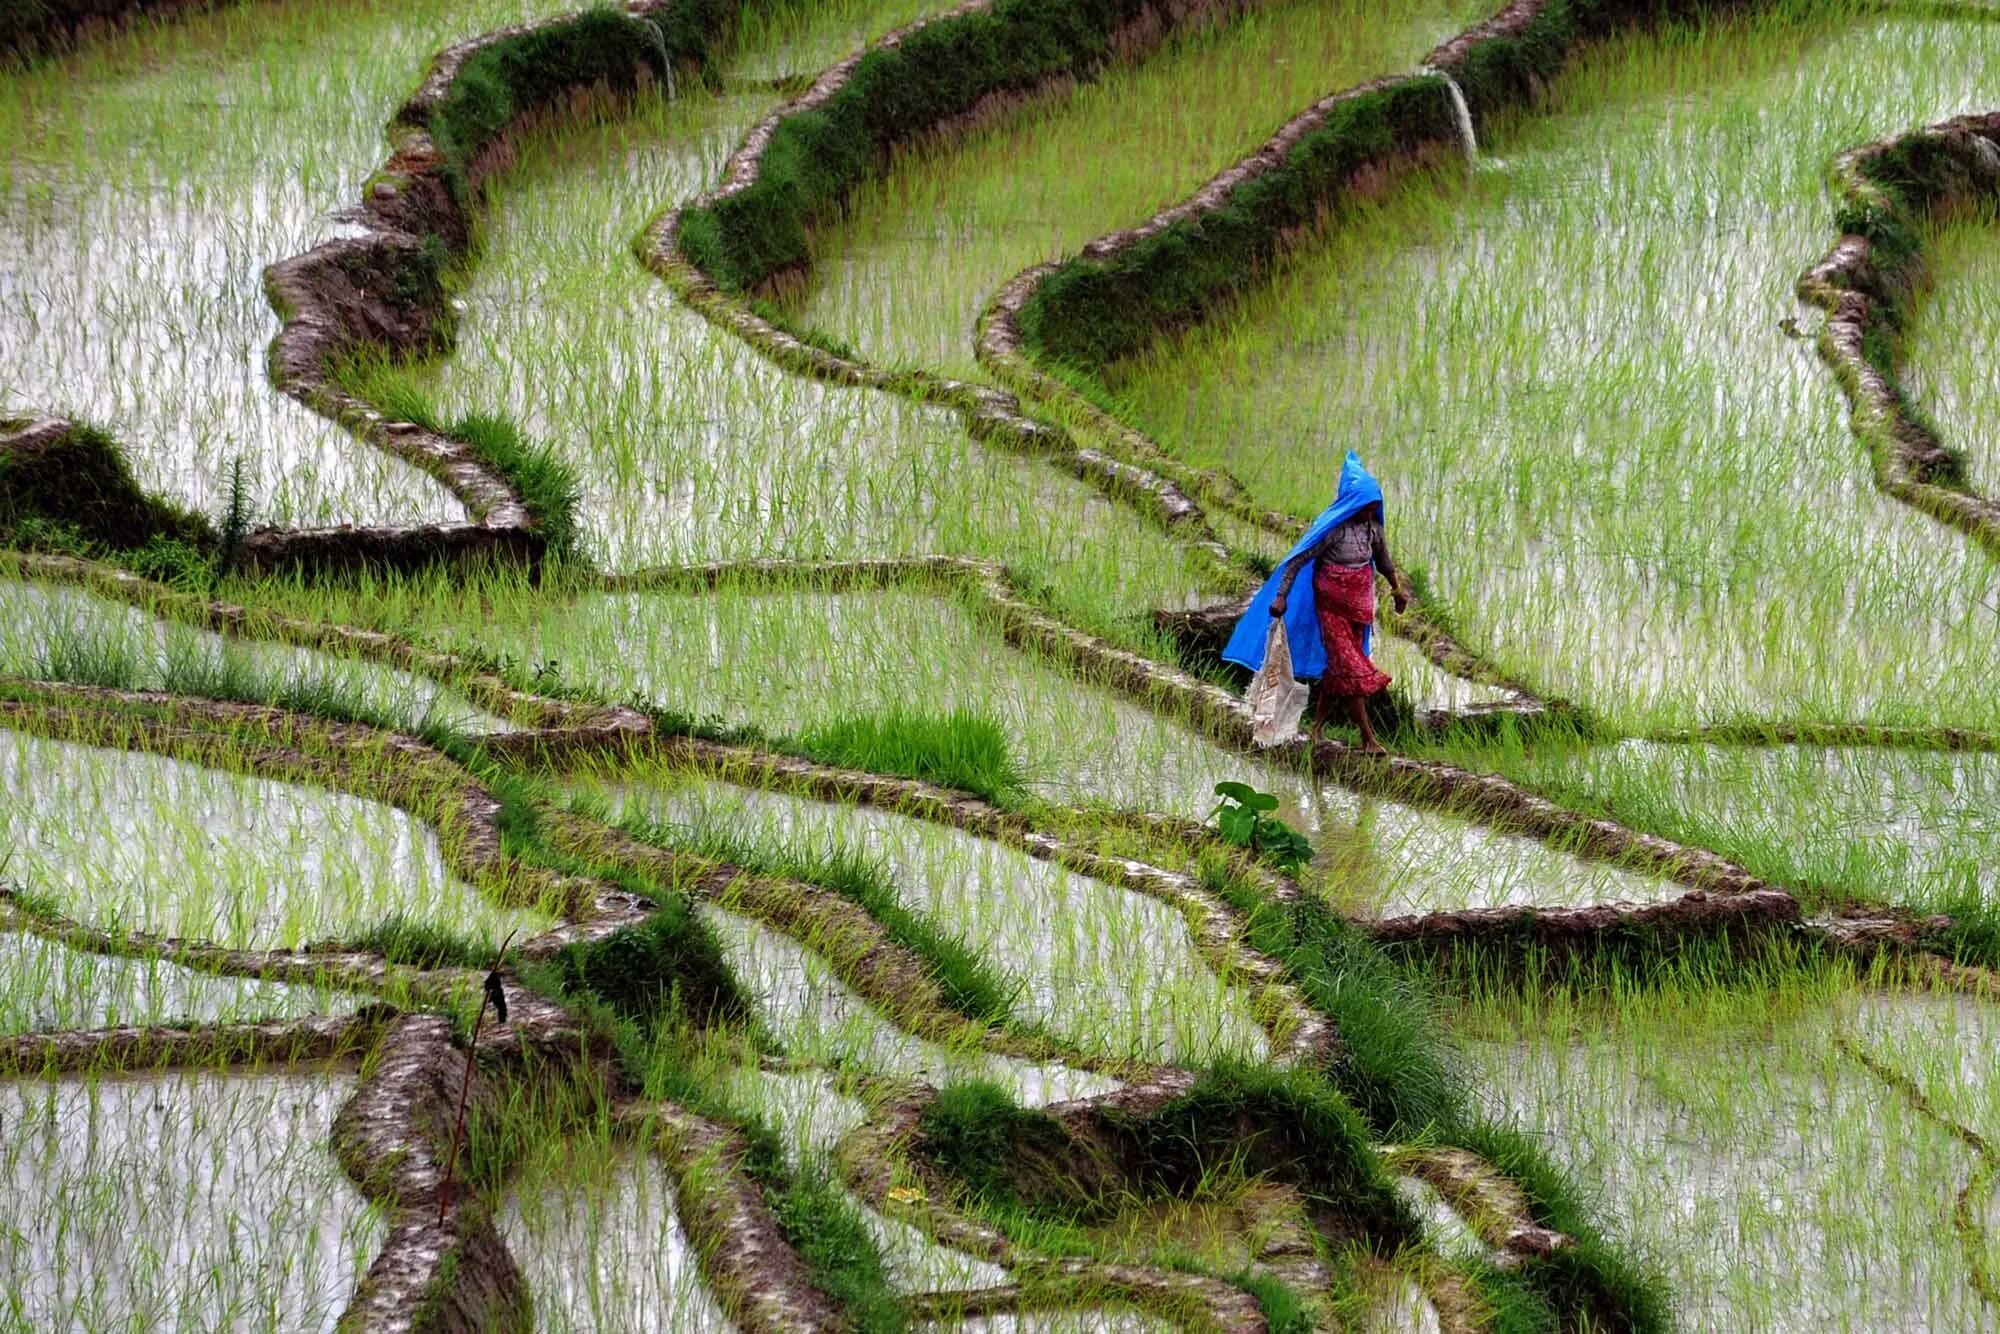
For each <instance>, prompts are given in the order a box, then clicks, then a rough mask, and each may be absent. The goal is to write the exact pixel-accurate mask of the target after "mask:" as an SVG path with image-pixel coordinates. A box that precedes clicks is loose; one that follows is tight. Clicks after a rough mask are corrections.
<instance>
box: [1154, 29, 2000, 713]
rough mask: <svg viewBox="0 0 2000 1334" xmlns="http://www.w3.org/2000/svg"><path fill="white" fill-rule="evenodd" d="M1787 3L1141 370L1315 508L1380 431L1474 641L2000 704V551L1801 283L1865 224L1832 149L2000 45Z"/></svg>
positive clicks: (1253, 478) (1337, 250) (1801, 705)
mask: <svg viewBox="0 0 2000 1334" xmlns="http://www.w3.org/2000/svg"><path fill="white" fill-rule="evenodd" d="M1760 22H1764V23H1768V24H1770V25H1772V26H1770V27H1769V28H1758V27H1757V26H1756V23H1755V22H1750V21H1739V22H1738V23H1735V24H1723V23H1717V24H1713V25H1710V27H1709V28H1708V29H1706V30H1704V31H1703V32H1702V33H1701V34H1700V35H1699V36H1698V37H1690V36H1686V35H1685V34H1682V33H1680V32H1679V30H1674V32H1673V33H1672V34H1670V35H1669V36H1667V37H1664V38H1663V37H1660V36H1635V37H1631V38H1626V39H1622V40H1620V41H1616V42H1613V43H1610V44H1609V45H1608V46H1607V47H1605V48H1603V49H1601V50H1599V51H1597V52H1594V53H1593V54H1592V56H1591V57H1590V58H1589V59H1588V60H1583V61H1578V62H1575V64H1574V65H1573V67H1572V69H1571V71H1570V72H1568V73H1566V74H1565V75H1564V77H1563V78H1562V79H1561V80H1559V81H1557V84H1556V85H1555V91H1554V96H1553V100H1552V104H1551V105H1550V107H1549V108H1548V109H1547V110H1548V113H1549V114H1547V115H1546V116H1537V117H1534V118H1530V119H1526V120H1524V121H1521V122H1519V123H1513V124H1507V125H1502V126H1501V127H1499V129H1498V131H1497V133H1498V136H1499V139H1500V142H1499V143H1498V144H1497V145H1496V151H1498V152H1499V153H1501V154H1502V155H1504V158H1505V165H1504V167H1502V168H1499V169H1494V170H1486V171H1480V172H1477V173H1474V174H1473V175H1472V177H1471V178H1470V183H1469V184H1468V183H1467V177H1466V176H1465V174H1464V173H1463V172H1462V171H1460V170H1458V169H1456V167H1455V166H1454V168H1453V169H1451V170H1448V171H1440V172H1439V173H1437V174H1435V175H1434V176H1431V177H1426V178H1420V179H1417V180H1415V181H1412V182H1409V183H1406V184H1405V185H1403V186H1401V187H1399V188H1398V189H1396V190H1395V191H1393V192H1392V193H1391V194H1390V195H1388V196H1387V197H1386V198H1385V199H1384V200H1382V201H1381V202H1380V203H1379V204H1375V205H1371V206H1368V207H1366V208H1364V209H1362V210H1360V211H1359V212H1358V213H1357V214H1356V215H1355V216H1354V217H1353V218H1351V219H1349V220H1348V221H1346V222H1344V223H1343V224H1342V226H1341V227H1340V228H1339V229H1338V230H1337V231H1336V232H1335V233H1334V234H1333V235H1332V236H1331V237H1330V238H1329V239H1328V240H1327V241H1326V242H1325V243H1324V244H1322V245H1319V246H1317V247H1314V248H1313V249H1311V250H1310V251H1307V252H1304V253H1302V254H1301V256H1300V257H1299V259H1298V260H1297V262H1296V263H1295V264H1294V265H1293V266H1292V267H1291V268H1290V269H1288V270H1287V271H1286V272H1285V273H1284V274H1283V275H1281V276H1280V277H1279V278H1278V279H1277V280H1276V282H1275V283H1274V285H1273V287H1272V288H1271V289H1269V290H1268V291H1265V292H1263V293H1261V294H1259V295H1256V296H1253V297H1252V298H1251V299H1250V300H1248V301H1247V302H1245V303H1244V304H1243V306H1242V307H1241V308H1240V310H1239V313H1237V314H1236V315H1234V316H1232V317H1230V318H1228V319H1226V320H1224V321H1222V322H1221V323H1220V324H1218V325H1216V326H1214V327H1210V328H1205V329H1203V330H1201V331H1198V332H1197V333H1195V334H1193V335H1192V336H1190V337H1189V338H1187V339H1186V340H1184V341H1183V342H1182V343H1180V344H1177V345H1176V346H1174V347H1172V348H1170V349H1167V350H1166V351H1165V352H1163V353H1162V354H1161V355H1160V356H1159V357H1157V358H1156V359H1154V360H1152V361H1150V362H1148V363H1146V364H1144V365H1141V366H1138V367H1134V368H1129V369H1130V372H1131V373H1130V376H1129V378H1128V379H1127V380H1126V381H1125V382H1123V383H1122V384H1121V385H1120V388H1121V389H1123V390H1124V391H1126V392H1129V393H1130V394H1131V395H1132V396H1133V397H1134V399H1135V400H1136V404H1137V406H1136V413H1137V416H1138V419H1139V420H1140V421H1141V422H1142V423H1143V424H1144V425H1145V426H1146V427H1147V428H1148V429H1149V430H1151V431H1152V432H1154V433H1155V434H1156V435H1157V436H1158V437H1159V438H1160V439H1161V440H1162V442H1163V443H1164V444H1165V445H1166V446H1167V447H1169V448H1170V449H1172V450H1174V451H1175V452H1176V453H1179V454H1183V455H1185V456H1187V457H1189V458H1190V459H1193V460H1196V461H1199V462H1204V463H1210V464H1219V465H1223V466H1227V467H1228V468H1229V469H1230V470H1231V471H1233V472H1235V473H1236V474H1237V475H1238V476H1240V477H1242V478H1243V480H1244V481H1245V482H1246V483H1247V484H1248V485H1249V486H1250V487H1251V489H1252V491H1253V492H1254V493H1255V495H1256V496H1257V498H1258V499H1259V500H1260V501H1262V502H1264V503H1268V504H1273V505H1277V506H1280V507H1283V508H1288V509H1291V510H1293V511H1295V512H1298V513H1301V514H1309V513H1312V512H1314V511H1315V510H1317V509H1318V508H1319V506H1320V505H1321V504H1322V503H1324V492H1325V487H1326V480H1327V477H1328V476H1329V475H1330V471H1331V469H1332V467H1333V466H1334V460H1335V459H1336V458H1337V453H1336V452H1335V449H1334V448H1332V447H1329V446H1328V444H1327V440H1328V437H1329V434H1331V436H1332V437H1333V439H1334V440H1336V441H1352V442H1356V443H1357V444H1358V445H1359V447H1360V448H1361V449H1362V451H1363V453H1364V455H1365V457H1367V458H1368V460H1369V462H1370V465H1371V466H1372V467H1373V468H1374V470H1375V471H1376V472H1377V473H1378V475H1380V476H1381V477H1382V479H1383V482H1384V485H1385V488H1386V490H1387V492H1388V496H1389V513H1390V516H1391V528H1392V531H1391V539H1392V541H1393V542H1394V544H1395V547H1396V550H1397V552H1398V554H1399V556H1400V557H1401V558H1402V559H1403V560H1404V562H1405V563H1406V564H1409V565H1412V566H1414V567H1420V568H1422V569H1424V570H1425V571H1426V572H1427V573H1428V574H1429V576H1430V582H1431V586H1432V588H1433V590H1434V594H1435V596H1436V598H1437V600H1438V601H1439V603H1440V604H1441V606H1442V608H1443V610H1444V611H1445V612H1446V613H1447V614H1448V615H1449V616H1450V618H1451V619H1452V620H1453V621H1454V622H1455V623H1456V624H1458V625H1460V626H1461V627H1463V629H1464V632H1465V634H1466V636H1467V638H1468V641H1469V642H1470V643H1472V644H1474V645H1477V646H1480V647H1482V648H1484V649H1486V650H1487V651H1489V652H1490V653H1491V654H1492V655H1493V656H1494V657H1495V658H1496V659H1497V660H1498V661H1499V662H1500V664H1501V665H1502V666H1503V667H1506V668H1508V669H1509V670H1510V671H1512V672H1514V673H1515V674H1517V675H1520V676H1522V677H1524V678H1525V679H1526V680H1528V681H1529V682H1530V683H1531V684H1534V685H1536V686H1538V687H1539V688H1540V690H1541V691H1542V692H1543V693H1550V694H1561V695H1567V696H1569V697H1571V698H1575V699H1578V700H1579V701H1581V702H1583V703H1586V704H1588V705H1590V706H1592V707H1594V708H1596V709H1598V710H1600V711H1601V712H1603V713H1605V714H1607V715H1609V716H1610V717H1611V718H1612V719H1613V721H1615V722H1620V723H1632V724H1639V723H1666V724H1675V725H1679V724H1684V723H1690V722H1697V721H1707V720H1723V719H1728V718H1733V717H1737V716H1780V717H1811V718H1819V719H1829V720H1846V719H1860V718H1874V719H1876V720H1879V721H1910V722H1917V721H1922V722H1933V723H1934V722H1956V723H1962V724H1965V725H1967V726H1986V725H1991V724H1992V723H1993V722H1994V721H1995V720H1996V718H2000V712H1996V710H1997V709H2000V702H1996V698H1995V697H1994V695H1993V693H1992V692H1990V691H1984V692H1982V691H1969V690H1967V689H1966V688H1965V683H1966V682H1967V681H1969V680H1977V679H1983V675H1984V674H1985V673H1986V671H1987V669H1988V667H1989V666H1990V664H1991V662H1992V661H1993V659H1994V657H1995V656H1996V654H2000V615H1996V614H1995V612H1994V611H1993V610H1992V608H1993V606H1994V605H1995V603H1994V599H1995V597H1996V596H2000V565H1996V564H1995V562H1994V561H1993V560H1992V559H1991V558H1990V557H1988V556H1986V555H1985V554H1983V553H1981V552H1979V551H1978V550H1976V549H1974V548H1972V547H1971V546H1969V545H1968V544H1967V543H1966V542H1964V541H1963V540H1961V539H1960V538H1958V537H1957V536H1955V535H1954V534H1953V533H1952V532H1950V531H1949V530H1947V529H1945V528H1944V527H1943V526H1941V525H1939V524H1937V523H1935V522H1934V521H1932V520H1930V519H1928V518H1925V517H1923V516H1921V515H1919V514H1917V513H1915V512H1914V511H1912V510H1910V509H1909V508H1908V507H1907V506H1903V505H1901V504H1900V503H1898V502H1896V501H1893V500H1891V499H1889V498H1887V497H1885V496H1883V495H1881V494H1880V493H1879V492H1877V491H1876V490H1875V488H1874V485H1873V481H1872V469H1871V467H1870V464H1869V462H1868V459H1867V457H1866V455H1865V452H1864V450H1863V449H1862V448H1861V446H1860V445H1859V444H1858V443H1857V442H1856V440H1855V439H1854V437H1853V435H1852V434H1851V432H1850V430H1849V428H1848V424H1847V420H1846V408H1845V404H1844V402H1843V400H1842V399H1841V397H1840V394H1839V392H1838V389H1837V386H1836V385H1835V384H1834V382H1833V379H1832V376H1831V375H1830V374H1829V373H1828V372H1827V371H1826V369H1825V368H1824V366H1823V365H1821V363H1820V362H1819V360H1818V358H1817V357H1816V356H1815V354H1814V352H1813V349H1812V344H1811V342H1810V341H1809V340H1799V339H1792V338H1787V337H1786V336H1785V334H1784V333H1783V332H1782V331H1781V330H1780V329H1779V327H1778V325H1779V321H1780V320H1781V319H1782V318H1784V317H1787V316H1794V315H1797V316H1800V318H1801V319H1802V320H1803V323H1804V324H1805V326H1806V327H1807V329H1808V330H1810V329H1812V328H1813V327H1814V326H1815V325H1816V323H1817V317H1816V316H1815V315H1813V314H1812V313H1811V312H1805V311H1802V309H1801V308H1800V307H1799V306H1798V305H1797V304H1796V302H1795V299H1794V297H1793V295H1792V287H1793V284H1794V282H1795V281H1796V279H1797V277H1798V274H1799V272H1800V271H1801V270H1802V269H1804V268H1805V267H1806V266H1807V265H1808V264H1810V263H1811V262H1813V261H1814V260H1815V259H1816V258H1817V257H1818V256H1819V255H1820V254H1821V253H1823V252H1824V250H1825V249H1826V247H1827V245H1828V244H1829V243H1830V242H1831V240H1832V235H1833V231H1832V220H1831V218H1832V215H1831V207H1830V205H1829V203H1828V201H1827V199H1826V197H1825V194H1824V188H1823V184H1822V179H1823V178H1822V171H1823V168H1824V165H1825V163H1826V162H1827V161H1828V160H1829V159H1830V158H1831V157H1832V156H1833V155H1834V154H1835V153H1836V152H1838V151H1840V150H1841V149H1843V148H1846V147H1848V146H1851V145H1853V144H1856V143H1859V142H1862V141H1865V140H1867V139H1871V138H1874V137H1877V136H1879V135H1881V134H1883V133H1885V132H1887V131H1889V130H1893V129H1899V128H1902V127H1905V126H1914V125H1918V124H1921V123H1925V122H1928V121H1931V120H1934V119H1937V118H1938V117H1940V116H1942V115H1945V114H1948V113H1951V112H1956V111H1962V110H1967V109H1971V108H1975V107H1985V106H1990V105H1991V104H1992V103H1993V102H1994V100H1995V98H1996V97H2000V44H1996V43H1993V42H1991V41H1990V40H1987V38H1988V37H1990V25H1981V24H1977V23H1967V24H1964V25H1960V26H1954V25H1952V24H1948V23H1937V22H1916V21H1909V20H1903V19H1873V20H1854V19H1851V18H1848V19H1844V20H1842V21H1841V22H1839V23H1834V22H1833V21H1832V20H1831V19H1830V18H1829V19H1828V20H1827V21H1825V22H1822V23H1820V24H1818V26H1817V27H1813V28H1811V31H1810V33H1807V32H1806V31H1804V30H1803V29H1799V28H1790V27H1786V26H1784V23H1783V22H1782V20H1779V19H1767V20H1761V21H1760ZM1809 26H1810V25H1809ZM1475 535H1476V540H1474V539H1475ZM1982 604H1984V605H1982Z"/></svg>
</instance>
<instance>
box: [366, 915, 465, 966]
mask: <svg viewBox="0 0 2000 1334" xmlns="http://www.w3.org/2000/svg"><path fill="white" fill-rule="evenodd" d="M341 944H342V945H343V946H345V947H346V948H348V949H355V950H367V951H369V952H370V953H373V954H379V955H381V956H382V957H383V958H385V959H387V960H388V961H389V962H390V963H395V964H405V965H407V966H409V967H411V968H478V969H486V968H490V967H492V966H493V946H492V945H491V944H490V943H489V942H488V941H486V940H485V939H483V938H481V937H477V936H469V935H466V934H465V933H463V932H461V931H457V930H454V929H453V928H452V927H450V926H447V925H444V924H442V923H439V922H427V921H424V920H422V919H420V918H417V917H412V916H411V915H410V914H408V913H405V912H401V911H397V912H392V913H390V914H388V915H387V916H385V917H383V918H382V919H381V920H380V921H378V922H375V923H372V924H371V925H369V926H367V927H365V928H363V929H362V930H361V931H358V932H356V933H354V934H352V935H349V936H347V937H345V938H344V939H343V940H342V942H341Z"/></svg>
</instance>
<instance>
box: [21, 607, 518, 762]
mask: <svg viewBox="0 0 2000 1334" xmlns="http://www.w3.org/2000/svg"><path fill="white" fill-rule="evenodd" d="M0 674H5V675H11V676H24V677H32V678H35V679H38V680H45V681H63V682H68V683H70V684H74V685H97V686H111V687H114V688H117V689H122V690H167V691H172V692H174V693H178V694H188V695H200V696H204V697H206V698H209V699H228V700H240V701H246V702H251V703H260V704H277V705H280V706H282V707H286V708H291V709H295V710H297V711H300V712H305V713H311V714H314V715H316V716H319V717H329V718H340V719H346V720H350V721H356V722H370V723H378V724H380V725H383V726H387V727H392V728H395V729H398V730H401V731H409V732H421V731H424V730H426V729H429V728H436V727H443V728H448V729H450V730H453V731H463V732H471V733H480V732H490V731H504V730H506V729H507V728H508V727H509V726H510V724H508V723H507V722H505V721H503V720H502V719H499V718H496V717H493V716H492V715H490V714H486V713H483V712H481V711H480V710H478V709H477V708H475V707H474V706H473V705H472V704H471V703H470V702H469V701H467V700H466V699H464V697H463V696H461V695H459V694H458V693H457V692H456V691H453V690H450V689H448V688H444V687H440V686H439V685H438V684H436V683H435V682H433V681H430V680H427V679H425V678H422V677H419V676H415V675H412V674H410V673H408V672H404V671H399V670H397V669H394V668H389V667H383V666H380V665H378V664H375V663H368V662H361V661H357V660H354V659H349V658H341V657H338V656H336V655H334V654H330V653H325V652H322V651H319V650H316V649H305V648H295V647H291V646H288V645H281V644H270V643H257V642H253V641H246V640H238V639H229V638H225V637H223V636H221V635H217V634H214V633H212V632H210V631H207V630H200V629H196V628H194V627H192V626H188V625H183V624H178V623H174V622H169V621H160V620H156V619H154V618H153V617H151V616H148V615H147V614H146V613H145V612H144V611H143V610H141V609H140V608H137V607H130V606H123V605H120V604H117V603H113V602H108V601H106V600H104V599H102V598H98V597H94V596H92V595H90V594H88V593H85V592H82V591H80V590H77V589H71V588H63V587H60V586H55V585H45V584H36V583H24V582H16V581H0Z"/></svg>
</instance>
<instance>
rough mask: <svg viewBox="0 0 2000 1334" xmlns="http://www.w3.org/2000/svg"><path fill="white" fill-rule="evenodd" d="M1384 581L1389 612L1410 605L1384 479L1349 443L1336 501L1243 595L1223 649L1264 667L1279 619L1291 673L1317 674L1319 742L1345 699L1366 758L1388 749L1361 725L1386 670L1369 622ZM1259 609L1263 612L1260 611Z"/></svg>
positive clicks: (1306, 677) (1315, 730)
mask: <svg viewBox="0 0 2000 1334" xmlns="http://www.w3.org/2000/svg"><path fill="white" fill-rule="evenodd" d="M1307 566H1311V567H1312V575H1311V577H1310V578H1308V579H1307V580H1306V582H1305V585H1304V587H1303V589H1302V590H1301V591H1300V594H1299V596H1298V597H1297V598H1293V597H1292V596H1291V594H1292V590H1293V585H1294V583H1295V582H1296V581H1297V579H1298V577H1299V573H1300V571H1302V570H1304V569H1305V568H1306V567H1307ZM1377 574H1380V575H1381V576H1382V577H1383V578H1385V579H1387V580H1388V581H1389V584H1390V588H1391V589H1392V590H1393V596H1394V598H1395V601H1396V610H1397V611H1402V610H1403V609H1404V608H1405V607H1407V606H1409V604H1410V588H1409V584H1408V582H1407V581H1406V580H1405V579H1404V578H1403V573H1402V571H1400V570H1398V569H1397V568H1396V562H1395V561H1394V560H1393V559H1392V558H1391V557H1390V555H1389V544H1388V542H1387V541H1386V540H1385V539H1384V538H1383V535H1382V485H1381V483H1379V482H1377V481H1376V480H1375V478H1374V477H1373V476H1371V475H1370V474H1369V472H1368V469H1366V468H1364V467H1362V466H1361V459H1360V456H1358V455H1357V454H1355V453H1354V451H1353V450H1349V451H1348V453H1347V462H1346V464H1345V465H1344V466H1343V467H1342V468H1341V470H1340V486H1339V489H1338V490H1337V491H1336V492H1335V493H1334V498H1333V504H1331V505H1329V506H1327V508H1326V510H1325V511H1324V512H1323V513H1322V514H1321V515H1320V516H1319V517H1318V518H1317V519H1314V520H1313V522H1312V526H1311V527H1310V528H1308V529H1307V530H1306V535H1305V536H1304V537H1302V538H1300V539H1299V544H1298V545H1297V546H1295V547H1293V548H1292V550H1291V554H1289V555H1288V556H1286V557H1285V561H1284V564H1282V565H1280V566H1279V567H1278V568H1277V570H1276V571H1274V572H1273V573H1272V575H1271V577H1270V578H1269V579H1267V580H1265V582H1264V586H1263V587H1262V588H1260V589H1258V590H1257V596H1256V597H1254V598H1252V599H1251V600H1250V609H1249V610H1248V611H1246V612H1245V613H1244V614H1243V619H1242V620H1240V621H1238V622H1237V623H1236V630H1235V632H1234V633H1233V634H1231V635H1230V637H1229V647H1228V648H1226V649H1224V650H1223V653H1222V656H1223V657H1224V658H1225V659H1227V660H1228V661H1230V662H1234V663H1239V664H1241V665H1242V666H1245V667H1248V668H1249V669H1250V670H1251V671H1253V672H1254V671H1256V670H1257V669H1258V668H1260V667H1262V666H1263V665H1264V641H1265V639H1266V629H1267V627H1268V626H1269V624H1270V622H1271V620H1272V619H1273V618H1282V619H1283V622H1284V626H1285V641H1286V644H1287V646H1288V647H1289V648H1290V649H1291V652H1292V674H1293V675H1294V676H1296V677H1297V678H1298V679H1299V680H1301V681H1318V682H1319V687H1318V689H1316V690H1315V691H1314V692H1313V695H1314V700H1313V725H1312V738H1313V741H1314V742H1315V743H1317V742H1318V741H1319V738H1320V731H1321V729H1322V728H1324V727H1325V725H1326V711H1327V705H1328V703H1329V702H1330V701H1332V700H1334V699H1339V700H1341V701H1342V702H1343V705H1344V707H1345V708H1346V711H1347V716H1348V717H1349V718H1350V719H1351V720H1353V723H1354V725H1355V727H1357V728H1358V729H1360V732H1361V746H1362V749H1363V750H1365V751H1367V752H1368V753H1369V754H1370V755H1383V754H1386V753H1387V752H1386V751H1385V750H1384V749H1383V748H1382V743H1381V742H1380V741H1377V740H1376V739H1375V729H1374V728H1373V727H1371V726H1370V725H1369V722H1368V697H1369V696H1370V695H1376V694H1380V693H1381V692H1382V691H1383V690H1385V689H1387V688H1388V685H1389V681H1390V677H1389V674H1388V673H1387V672H1384V671H1382V670H1380V669H1379V668H1377V667H1376V666H1375V664H1374V663H1373V662H1371V661H1369V658H1368V645H1369V639H1370V636H1371V633H1372V627H1373V626H1374V624H1375V576H1376V575H1377ZM1260 613H1262V614H1260Z"/></svg>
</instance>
